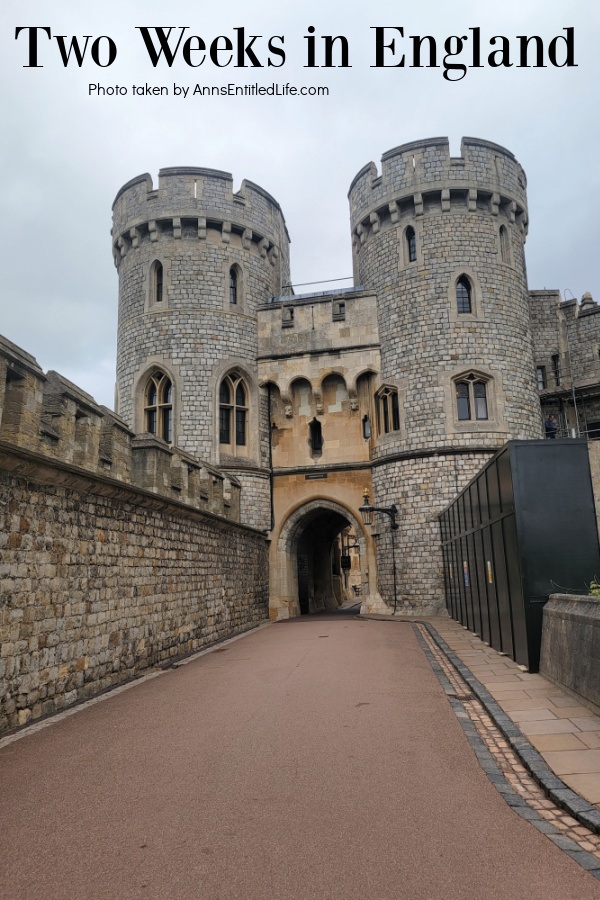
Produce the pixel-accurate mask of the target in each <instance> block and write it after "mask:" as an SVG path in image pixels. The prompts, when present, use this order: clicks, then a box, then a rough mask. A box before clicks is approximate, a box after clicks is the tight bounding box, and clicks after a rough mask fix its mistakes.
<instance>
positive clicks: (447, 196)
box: [348, 137, 528, 250]
mask: <svg viewBox="0 0 600 900" xmlns="http://www.w3.org/2000/svg"><path fill="white" fill-rule="evenodd" d="M526 189H527V180H526V178H525V173H524V171H523V169H522V167H521V166H520V164H519V163H518V161H517V160H516V159H515V157H514V156H513V154H512V153H510V152H509V151H508V150H506V149H505V148H504V147H501V146H500V145H498V144H494V143H492V142H490V141H484V140H481V139H479V138H469V137H465V138H463V139H462V142H461V155H460V156H458V157H453V156H450V147H449V142H448V139H447V138H445V137H440V138H430V139H429V140H424V141H414V142H412V143H408V144H402V145H401V146H399V147H395V148H394V149H393V150H388V152H387V153H384V154H383V156H382V158H381V174H379V173H378V171H377V168H376V166H375V164H374V163H372V162H371V163H369V164H368V165H366V166H365V167H364V168H362V169H361V170H360V172H359V173H358V174H357V175H356V177H355V178H354V180H353V182H352V184H351V185H350V190H349V193H348V197H349V200H350V217H351V223H352V234H353V238H354V241H355V245H356V247H357V249H358V250H359V249H360V246H361V245H362V244H364V243H365V241H366V240H367V239H368V238H369V237H370V236H371V235H375V234H377V233H378V232H379V231H380V230H381V229H382V228H383V227H385V226H389V225H396V224H398V222H399V220H400V219H401V217H402V216H403V214H408V215H410V216H412V217H415V218H417V219H418V218H421V217H423V216H425V215H427V213H428V212H429V211H434V212H436V213H437V212H442V213H457V212H461V211H464V212H465V213H469V212H470V213H475V212H480V213H487V214H489V215H490V216H492V217H498V216H499V215H501V216H503V217H504V218H505V219H506V220H507V222H508V223H510V224H515V225H516V226H517V227H518V229H519V231H520V233H521V234H522V236H523V239H525V236H526V234H527V228H528V213H527V197H526Z"/></svg>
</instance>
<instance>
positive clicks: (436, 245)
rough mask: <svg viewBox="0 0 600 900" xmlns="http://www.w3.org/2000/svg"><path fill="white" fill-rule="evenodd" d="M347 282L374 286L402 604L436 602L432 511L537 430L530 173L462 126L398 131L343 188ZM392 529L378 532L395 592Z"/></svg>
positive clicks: (378, 460) (380, 439) (383, 464)
mask: <svg viewBox="0 0 600 900" xmlns="http://www.w3.org/2000/svg"><path fill="white" fill-rule="evenodd" d="M349 200H350V214H351V224H352V235H353V241H354V266H355V282H356V283H357V284H361V285H364V287H365V288H366V289H369V290H373V291H374V292H375V293H376V294H377V298H378V316H379V332H380V341H381V373H380V389H379V391H378V393H377V394H376V398H375V405H376V410H375V413H376V418H377V439H376V442H375V446H374V449H373V490H374V502H375V504H376V505H378V506H389V505H390V504H391V503H395V504H396V505H397V506H398V509H399V512H400V516H399V521H400V530H399V531H398V532H397V535H398V550H399V553H398V554H397V558H398V562H397V574H398V581H399V586H400V590H401V592H402V596H403V604H402V607H403V608H402V611H403V612H405V613H410V612H419V613H421V614H423V613H424V612H431V613H433V612H436V611H438V610H440V609H441V608H443V605H444V587H443V582H442V563H441V553H440V549H439V547H440V540H439V524H438V519H437V515H438V513H439V512H441V510H442V509H443V508H444V507H445V506H446V505H447V504H448V503H449V502H450V500H451V499H452V498H453V497H454V496H455V495H456V494H457V493H458V492H459V491H460V490H461V489H462V487H464V485H465V484H466V483H468V481H469V480H470V479H471V478H472V477H473V475H475V473H476V472H477V471H478V470H479V468H480V467H481V466H482V464H483V463H484V462H485V460H486V459H488V458H489V456H490V455H491V454H492V453H493V452H494V451H495V450H497V449H498V448H499V447H500V446H501V445H502V444H503V443H504V442H505V441H507V440H509V439H512V438H522V439H525V438H538V437H541V436H542V430H541V418H540V404H539V399H538V396H537V390H536V383H535V377H534V362H533V353H532V344H531V328H530V314H529V300H528V290H527V276H526V270H525V257H524V243H525V236H526V233H527V221H528V215H527V199H526V180H525V174H524V172H523V169H522V168H521V166H520V165H519V163H518V162H517V160H516V159H515V158H514V156H513V155H512V154H511V153H509V152H508V151H507V150H505V149H504V148H503V147H499V146H498V145H496V144H492V143H489V142H487V141H482V140H477V139H474V138H464V139H463V141H462V145H461V155H460V156H459V157H456V158H454V157H451V156H450V152H449V146H448V140H447V139H446V138H433V139H431V140H425V141H418V142H415V143H411V144H405V145H403V146H400V147H397V148H395V149H394V150H390V151H389V152H388V153H386V154H384V156H383V157H382V171H381V174H378V172H377V169H376V167H375V165H374V164H373V163H370V164H369V165H368V166H365V168H363V169H362V170H361V171H360V172H359V173H358V175H357V176H356V178H355V179H354V181H353V182H352V185H351V187H350V192H349ZM389 551H390V548H389V534H388V533H387V529H385V528H384V529H382V534H381V535H380V537H379V538H378V568H379V581H380V589H381V592H382V595H383V596H384V597H385V598H386V599H389V597H390V596H391V583H392V572H391V562H390V559H391V554H390V552H389Z"/></svg>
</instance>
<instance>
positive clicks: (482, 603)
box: [473, 529, 492, 644]
mask: <svg viewBox="0 0 600 900" xmlns="http://www.w3.org/2000/svg"><path fill="white" fill-rule="evenodd" d="M473 542H474V545H475V565H476V567H477V596H478V601H479V614H480V616H481V639H482V640H483V641H486V642H487V643H488V644H490V643H491V637H492V636H491V632H490V610H489V600H488V591H487V573H486V564H485V553H484V550H483V531H482V530H481V529H479V530H478V531H476V532H475V534H474V535H473Z"/></svg>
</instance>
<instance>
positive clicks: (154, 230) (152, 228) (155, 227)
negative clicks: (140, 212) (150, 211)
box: [148, 219, 160, 241]
mask: <svg viewBox="0 0 600 900" xmlns="http://www.w3.org/2000/svg"><path fill="white" fill-rule="evenodd" d="M148 231H149V232H150V240H151V241H157V240H158V236H159V234H160V225H159V224H158V222H156V221H155V220H154V219H152V220H151V221H150V222H148Z"/></svg>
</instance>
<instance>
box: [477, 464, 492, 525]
mask: <svg viewBox="0 0 600 900" xmlns="http://www.w3.org/2000/svg"><path fill="white" fill-rule="evenodd" d="M477 484H478V486H479V508H480V511H481V512H480V515H481V522H482V524H485V523H486V522H489V520H490V508H489V501H488V492H487V478H486V474H485V471H484V472H482V473H481V475H480V476H479V478H478V479H477Z"/></svg>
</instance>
